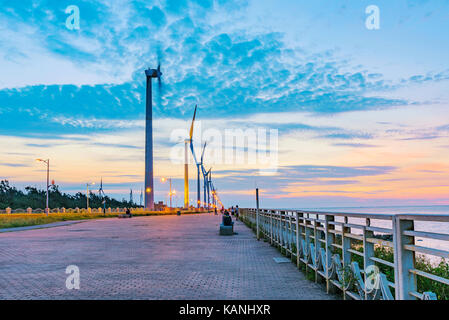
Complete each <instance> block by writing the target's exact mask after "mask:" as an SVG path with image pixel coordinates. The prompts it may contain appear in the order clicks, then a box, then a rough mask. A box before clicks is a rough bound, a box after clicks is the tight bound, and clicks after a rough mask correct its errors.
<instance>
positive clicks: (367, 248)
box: [363, 218, 374, 300]
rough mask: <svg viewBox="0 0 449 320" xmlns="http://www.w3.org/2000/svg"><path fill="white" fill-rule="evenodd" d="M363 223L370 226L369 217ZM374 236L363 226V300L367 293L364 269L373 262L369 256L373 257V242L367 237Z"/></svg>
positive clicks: (366, 277)
mask: <svg viewBox="0 0 449 320" xmlns="http://www.w3.org/2000/svg"><path fill="white" fill-rule="evenodd" d="M365 225H366V226H367V227H370V226H371V220H370V219H369V218H367V219H366V223H365ZM373 237H374V233H373V232H372V231H369V230H366V227H365V228H363V269H364V271H365V272H364V273H363V281H364V283H365V288H363V289H364V291H365V297H364V299H365V300H368V293H367V288H366V285H367V283H368V282H367V281H368V275H367V274H366V270H367V268H368V267H369V266H371V265H373V264H374V262H373V261H372V260H371V257H374V243H371V242H368V241H367V239H368V238H373Z"/></svg>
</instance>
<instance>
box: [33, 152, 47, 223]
mask: <svg viewBox="0 0 449 320" xmlns="http://www.w3.org/2000/svg"><path fill="white" fill-rule="evenodd" d="M36 161H38V162H43V163H45V164H46V165H47V196H46V200H45V213H46V214H47V216H48V212H49V211H50V208H49V207H48V188H49V187H50V159H47V160H44V159H36Z"/></svg>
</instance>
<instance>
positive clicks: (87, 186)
mask: <svg viewBox="0 0 449 320" xmlns="http://www.w3.org/2000/svg"><path fill="white" fill-rule="evenodd" d="M94 184H95V182H92V183H86V199H87V201H86V209H87V210H89V186H93V185H94Z"/></svg>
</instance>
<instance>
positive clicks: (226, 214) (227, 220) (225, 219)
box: [222, 210, 234, 226]
mask: <svg viewBox="0 0 449 320" xmlns="http://www.w3.org/2000/svg"><path fill="white" fill-rule="evenodd" d="M222 223H223V225H224V226H232V225H234V222H233V221H232V218H231V216H230V215H229V212H228V211H227V210H226V211H225V212H224V215H223V222H222Z"/></svg>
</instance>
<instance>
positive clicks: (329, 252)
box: [324, 215, 335, 293]
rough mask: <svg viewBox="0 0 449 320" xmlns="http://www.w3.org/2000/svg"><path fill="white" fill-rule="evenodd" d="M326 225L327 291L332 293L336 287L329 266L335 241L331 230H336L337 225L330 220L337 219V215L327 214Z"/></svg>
mask: <svg viewBox="0 0 449 320" xmlns="http://www.w3.org/2000/svg"><path fill="white" fill-rule="evenodd" d="M325 220H326V225H325V226H324V228H325V230H326V232H325V241H326V261H324V263H326V269H325V270H326V292H327V293H332V292H335V290H334V287H333V285H332V283H331V279H330V274H329V266H330V265H331V263H332V244H333V243H335V235H334V234H333V233H332V232H331V230H335V226H334V225H333V224H331V223H329V222H333V221H335V217H334V216H331V215H326V216H325Z"/></svg>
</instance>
